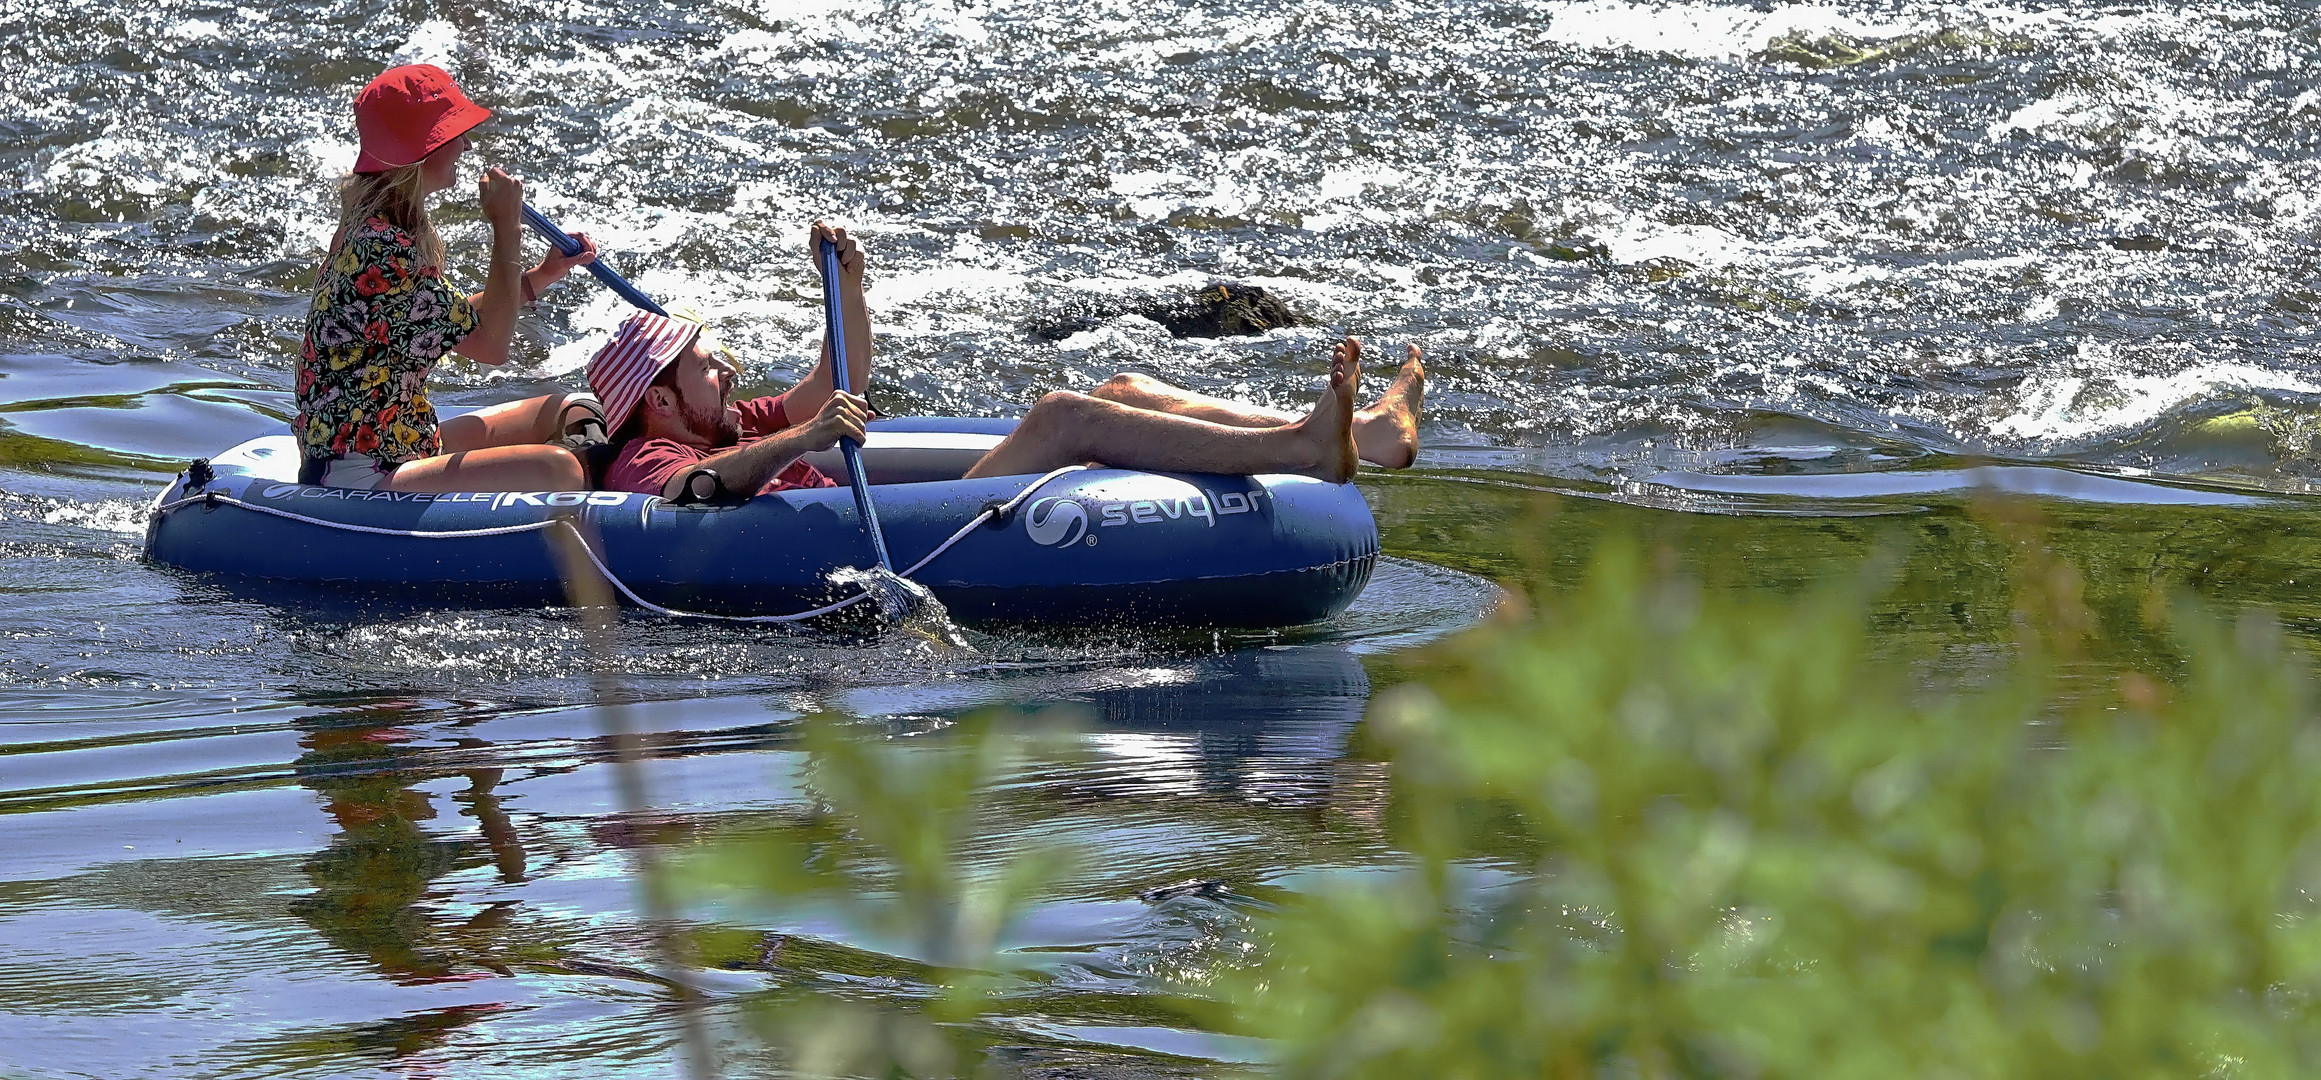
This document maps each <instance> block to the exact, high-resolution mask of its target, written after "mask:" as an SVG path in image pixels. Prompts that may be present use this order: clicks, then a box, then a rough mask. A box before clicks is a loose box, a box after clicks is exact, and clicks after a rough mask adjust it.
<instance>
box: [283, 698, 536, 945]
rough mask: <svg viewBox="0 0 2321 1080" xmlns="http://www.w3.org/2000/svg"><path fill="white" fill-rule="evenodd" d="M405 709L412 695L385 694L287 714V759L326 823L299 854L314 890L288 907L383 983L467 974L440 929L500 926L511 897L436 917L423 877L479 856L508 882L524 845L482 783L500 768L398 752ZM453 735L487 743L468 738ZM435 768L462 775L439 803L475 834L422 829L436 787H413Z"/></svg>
mask: <svg viewBox="0 0 2321 1080" xmlns="http://www.w3.org/2000/svg"><path fill="white" fill-rule="evenodd" d="M417 710H418V706H417V705H416V703H413V702H406V701H386V702H378V703H374V704H370V705H367V706H362V707H358V708H353V709H350V710H348V711H346V712H343V713H326V714H322V715H320V716H315V717H311V718H308V719H305V720H301V721H299V723H298V727H299V728H300V729H301V732H302V734H301V735H300V736H299V740H298V743H299V746H300V747H301V749H303V750H304V751H305V752H304V753H302V754H300V755H299V757H298V760H297V761H296V762H294V763H293V764H294V768H295V769H296V771H297V775H298V782H299V783H300V784H301V785H302V786H305V787H307V788H309V789H312V790H313V791H314V792H316V793H317V794H318V795H320V796H321V797H322V800H323V804H322V809H323V812H324V813H325V814H327V815H329V817H330V819H331V820H332V822H334V823H335V824H336V825H337V827H338V832H337V834H336V835H334V836H332V837H331V841H330V846H329V847H327V848H325V849H323V850H322V851H320V852H317V853H315V854H314V855H313V856H312V857H311V858H309V859H308V860H307V861H306V863H305V865H304V867H303V869H304V870H305V872H306V874H307V876H308V877H310V878H311V879H313V882H314V890H313V892H311V893H309V894H307V895H306V896H304V897H301V898H299V899H298V900H297V901H295V902H293V903H292V904H291V905H290V910H291V913H292V914H295V915H297V916H298V917H299V918H301V919H304V920H306V922H308V923H309V924H311V925H312V926H313V927H314V928H315V929H316V931H318V932H319V933H321V935H322V937H323V939H324V940H325V941H328V942H329V943H330V944H332V945H334V946H337V947H339V948H342V949H345V950H347V951H349V952H351V953H354V954H357V955H360V956H363V957H365V958H367V959H368V960H369V961H370V962H371V963H373V964H375V965H377V967H378V969H379V971H380V973H381V974H383V975H385V976H386V977H388V978H389V979H391V980H393V981H395V982H398V983H426V982H435V981H439V980H443V979H451V978H474V977H477V973H476V972H473V971H472V970H469V971H462V970H460V969H461V968H462V966H463V965H462V964H461V963H460V958H459V957H458V956H457V955H456V954H455V953H453V952H451V951H448V950H447V948H446V946H445V943H444V939H445V938H447V937H448V938H453V939H458V938H472V937H475V936H477V934H478V932H479V931H485V930H489V929H491V928H494V927H498V926H501V925H504V924H505V923H506V921H507V917H508V914H509V912H508V907H509V906H510V905H511V904H513V903H514V901H498V902H493V903H490V904H486V905H484V906H483V907H482V908H481V909H480V910H478V911H477V912H476V913H475V914H474V915H473V916H470V917H469V918H467V919H465V920H459V921H447V920H444V919H443V918H442V917H441V916H440V915H439V914H438V913H437V912H438V911H439V909H438V908H437V907H436V906H435V905H434V903H433V901H436V900H439V899H441V897H440V895H439V894H433V893H431V892H430V885H431V883H433V882H434V881H435V880H436V879H438V878H441V877H443V876H445V875H446V874H450V873H453V872H456V871H460V870H466V869H470V868H473V867H475V866H477V865H479V864H486V863H488V864H489V865H491V866H492V867H493V868H494V870H495V872H496V875H497V876H496V880H497V882H498V883H499V884H511V885H512V884H519V883H521V882H522V881H523V880H524V845H523V841H522V840H521V839H520V838H519V837H518V836H517V835H516V830H515V828H514V826H513V824H512V823H511V822H510V821H509V819H508V815H507V812H506V811H505V810H503V809H501V807H500V797H499V795H498V794H497V793H496V792H495V791H494V789H495V788H496V787H498V785H499V782H500V778H501V775H502V770H501V769H499V768H496V767H480V768H470V769H464V770H460V771H458V772H456V773H449V774H443V773H440V772H439V771H438V770H436V769H430V768H429V767H427V766H426V765H425V764H424V763H421V762H415V761H412V760H409V755H406V754H404V753H402V752H401V747H402V746H403V745H404V744H406V743H411V742H414V741H417V740H418V739H419V735H418V734H417V733H416V732H414V731H411V730H409V729H407V728H403V727H400V726H397V725H398V724H399V723H400V722H401V721H403V720H404V719H405V718H406V717H405V714H408V713H412V712H416V711H417ZM454 745H455V746H457V747H458V748H460V749H462V750H470V751H480V750H488V748H489V744H487V743H484V742H482V741H481V740H476V739H458V740H456V741H455V742H454ZM441 775H449V776H452V777H456V778H458V779H460V780H463V781H464V782H465V786H464V787H463V788H462V789H461V790H460V791H458V792H457V793H456V794H454V795H452V796H451V802H452V803H453V805H455V806H457V807H458V808H459V813H460V815H461V816H463V817H468V818H472V819H474V821H475V825H476V830H477V831H478V832H479V833H480V834H481V837H482V839H481V842H480V843H478V842H477V841H473V840H466V839H449V838H443V837H441V836H440V835H434V836H431V835H430V833H429V832H428V831H426V823H428V822H432V821H433V820H434V819H435V816H436V810H437V804H436V797H435V796H434V795H432V794H430V793H429V792H427V791H425V790H422V789H421V788H420V787H419V785H420V784H423V783H425V782H427V781H429V780H433V779H436V778H437V777H438V776H441ZM442 831H448V830H442ZM461 831H465V830H461ZM502 973H503V974H504V973H505V969H504V968H503V969H502Z"/></svg>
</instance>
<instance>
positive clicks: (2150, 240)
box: [2103, 233, 2168, 251]
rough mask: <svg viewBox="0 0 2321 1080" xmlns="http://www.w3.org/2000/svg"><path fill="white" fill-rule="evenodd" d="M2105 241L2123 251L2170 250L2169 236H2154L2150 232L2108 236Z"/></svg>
mask: <svg viewBox="0 0 2321 1080" xmlns="http://www.w3.org/2000/svg"><path fill="white" fill-rule="evenodd" d="M2103 242H2104V243H2106V244H2110V245H2111V246H2112V247H2114V248H2117V249H2119V250H2121V251H2166V250H2168V238H2167V237H2164V236H2153V235H2152V234H2150V233H2138V234H2136V235H2134V236H2107V237H2104V238H2103Z"/></svg>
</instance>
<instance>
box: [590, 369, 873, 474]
mask: <svg viewBox="0 0 2321 1080" xmlns="http://www.w3.org/2000/svg"><path fill="white" fill-rule="evenodd" d="M789 397H790V395H789V394H787V393H782V394H776V395H775V396H773V397H762V398H751V399H750V400H748V401H737V402H735V403H734V406H733V407H734V408H735V409H736V410H738V411H739V412H740V413H741V441H740V442H738V443H736V444H734V445H736V446H748V445H749V444H751V443H754V442H756V441H758V440H759V439H763V438H765V437H766V436H768V435H772V434H774V433H776V432H778V431H781V430H782V429H784V428H787V427H789V426H790V415H789V412H788V410H787V409H785V408H784V407H783V403H784V402H785V401H787V400H788V399H789ZM726 449H730V448H719V449H718V450H716V451H709V450H704V449H702V448H700V447H698V446H687V445H686V444H684V443H681V442H678V441H676V440H674V439H631V440H629V442H628V445H626V446H623V447H621V452H620V453H619V454H617V455H615V456H614V457H613V459H612V467H611V468H609V469H606V470H605V472H604V486H605V487H606V488H607V489H609V490H612V491H638V492H643V493H645V494H647V495H659V494H660V493H661V489H662V488H664V487H667V486H668V484H669V478H670V477H672V476H675V475H677V474H678V473H681V472H684V471H685V470H687V469H690V468H692V467H694V466H696V465H699V464H701V463H702V462H704V461H707V460H709V457H710V455H711V454H712V453H720V454H722V453H724V452H725V450H726ZM837 486H838V481H836V480H832V479H831V478H829V477H827V476H824V475H822V471H821V470H820V469H817V468H815V467H814V466H812V465H808V464H806V463H805V462H804V461H793V462H791V463H790V466H789V467H788V468H786V469H783V470H782V471H781V472H779V473H777V474H775V476H774V478H773V479H771V480H768V481H766V486H764V487H761V488H759V489H758V490H757V494H760V495H764V494H766V493H767V492H771V491H783V490H786V489H789V488H822V487H837Z"/></svg>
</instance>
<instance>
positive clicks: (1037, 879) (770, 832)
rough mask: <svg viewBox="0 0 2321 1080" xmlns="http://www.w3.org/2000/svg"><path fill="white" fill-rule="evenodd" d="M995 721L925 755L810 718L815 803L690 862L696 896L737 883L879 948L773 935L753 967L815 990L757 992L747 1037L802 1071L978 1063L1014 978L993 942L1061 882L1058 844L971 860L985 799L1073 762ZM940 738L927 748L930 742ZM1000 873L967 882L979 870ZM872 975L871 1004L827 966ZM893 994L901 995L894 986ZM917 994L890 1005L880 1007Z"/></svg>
mask: <svg viewBox="0 0 2321 1080" xmlns="http://www.w3.org/2000/svg"><path fill="white" fill-rule="evenodd" d="M1001 720H1002V714H1000V713H997V712H993V713H984V714H978V715H976V716H971V717H969V718H967V719H966V720H964V721H962V722H961V723H960V724H959V725H958V726H957V728H956V729H955V730H954V731H953V732H951V733H950V734H951V737H949V738H946V739H943V740H941V741H940V742H939V743H936V744H933V745H920V746H911V747H907V748H906V747H899V746H895V745H891V744H888V743H885V742H883V741H879V740H875V739H867V738H865V737H863V734H862V733H861V732H859V731H854V730H850V729H849V728H848V725H847V724H845V723H844V722H843V721H841V720H839V719H836V718H832V717H819V718H816V719H814V720H812V721H810V722H809V723H808V724H807V725H806V729H805V732H804V735H803V745H804V749H805V751H806V761H807V764H806V767H805V772H804V775H803V776H802V777H801V780H802V782H803V783H804V785H805V786H806V787H807V788H808V789H809V790H811V792H812V793H813V794H814V796H815V799H816V805H815V806H814V807H813V809H812V810H811V811H810V812H807V813H805V814H803V815H800V816H797V817H794V818H793V819H791V820H787V821H782V822H780V823H777V824H772V825H763V826H759V827H755V828H752V829H749V830H748V831H746V832H743V833H740V834H736V835H729V836H725V837H721V838H719V839H718V840H717V842H716V843H714V844H713V845H712V846H710V848H709V849H708V850H707V851H706V852H705V853H703V854H702V855H700V856H699V857H697V858H696V859H694V860H693V861H692V863H691V864H690V865H689V867H688V879H689V882H690V884H691V885H692V886H693V887H694V888H695V889H696V890H734V889H738V890H740V891H741V892H743V893H744V894H745V895H748V896H751V897H754V898H755V899H756V900H757V901H758V902H760V903H765V904H770V905H771V906H772V907H773V908H774V909H775V910H776V911H777V912H779V913H782V914H784V915H787V916H790V917H792V918H793V919H796V918H801V917H802V918H805V919H809V920H811V919H829V920H835V921H837V922H839V923H842V924H844V925H845V926H846V927H847V930H848V936H849V937H852V938H854V939H856V940H863V941H870V942H876V943H878V944H879V945H880V946H881V947H880V948H879V949H878V951H876V952H863V951H860V950H854V949H846V948H844V947H841V946H835V945H833V944H831V943H829V942H821V941H816V940H813V939H811V938H807V937H802V936H801V937H788V936H780V935H777V936H775V937H774V938H773V939H771V940H768V941H766V942H764V943H763V944H762V945H761V946H760V949H759V950H758V951H759V955H757V956H755V957H753V958H752V959H753V960H754V961H755V963H754V964H753V966H761V967H764V968H768V969H771V970H774V971H776V972H777V973H779V972H782V971H789V970H801V971H805V972H810V973H813V975H814V977H813V978H812V979H810V980H809V981H810V982H813V983H815V984H817V985H799V986H794V987H792V988H791V989H790V990H789V992H783V993H775V994H770V995H760V996H758V997H757V998H756V999H755V1000H754V1002H753V1006H752V1009H751V1019H752V1020H753V1022H754V1025H753V1026H754V1028H755V1030H756V1034H757V1035H758V1036H759V1037H761V1038H762V1039H764V1040H765V1041H766V1042H768V1043H770V1044H771V1045H774V1046H778V1047H780V1048H782V1050H783V1051H784V1054H785V1057H786V1058H787V1062H786V1065H787V1068H788V1069H789V1070H792V1071H794V1072H796V1073H799V1074H802V1075H807V1076H966V1075H975V1074H978V1073H980V1072H981V1071H982V1070H983V1067H984V1065H985V1061H986V1059H985V1055H984V1054H983V1053H982V1048H983V1044H984V1041H985V1040H986V1039H987V1038H988V1034H989V1033H988V1032H987V1031H985V1030H984V1029H982V1028H979V1027H976V1026H974V1025H973V1024H972V1021H974V1020H975V1019H977V1018H978V1017H979V1016H981V1015H983V1013H984V1012H985V1011H986V1010H987V1009H988V1008H989V1007H990V1006H991V1005H992V1004H993V994H994V992H995V991H996V990H998V989H1000V988H1001V987H1003V986H1005V985H1007V984H1008V983H1009V982H1010V981H1011V979H1010V976H1009V975H1007V973H1006V971H1005V966H1006V965H1005V961H1004V957H1003V956H1002V955H1001V939H1002V935H1003V934H1004V933H1005V932H1006V930H1007V928H1008V927H1009V925H1010V924H1011V923H1013V921H1014V920H1015V919H1016V917H1017V916H1018V915H1020V914H1021V913H1022V912H1023V911H1025V910H1026V909H1027V908H1029V907H1030V906H1031V904H1032V902H1033V901H1034V900H1036V899H1037V897H1038V895H1039V894H1040V892H1041V890H1043V889H1044V888H1045V887H1047V886H1048V885H1049V884H1050V883H1051V882H1053V881H1055V880H1056V879H1057V878H1058V877H1060V876H1061V875H1063V874H1064V873H1066V872H1068V871H1069V870H1070V869H1071V867H1072V865H1073V863H1074V861H1075V859H1076V853H1075V852H1074V850H1073V849H1072V848H1071V847H1069V846H1068V845H1063V844H1053V845H1027V846H1024V847H1023V848H1022V849H1021V850H1018V851H1014V852H1007V853H1003V856H1002V857H1001V858H999V859H996V860H984V859H970V858H969V853H970V851H971V849H974V848H976V847H977V846H979V845H980V844H982V843H983V841H982V840H981V837H983V836H984V835H986V830H984V829H982V828H981V827H980V825H981V823H982V818H981V815H980V814H979V813H978V804H979V796H986V795H988V794H989V793H990V789H991V785H992V784H993V783H995V782H997V781H998V780H999V779H1000V778H1004V777H1007V776H1011V775H1014V774H1015V773H1016V772H1018V771H1019V770H1021V769H1023V768H1025V767H1027V766H1029V765H1030V764H1031V763H1032V762H1033V761H1036V760H1039V759H1042V758H1048V757H1061V756H1064V755H1068V754H1069V752H1070V749H1069V746H1068V744H1067V743H1065V742H1064V741H1062V740H1060V739H1059V738H1058V737H1056V736H1055V735H1054V734H1052V733H1042V732H1040V731H1037V730H1032V729H1029V728H1027V727H1026V726H1025V725H1022V724H1017V725H1016V726H1014V727H1013V728H1011V729H1010V730H1009V731H1007V732H1006V733H1004V734H999V733H995V732H993V730H992V728H993V726H994V725H996V724H998V723H1000V722H1001ZM931 742H932V741H931ZM976 863H982V864H986V865H990V864H994V863H995V864H996V870H994V871H990V872H985V873H970V872H969V871H968V869H967V868H968V867H969V866H970V865H971V864H976ZM721 936H722V937H728V938H729V937H731V936H732V935H731V934H730V932H729V933H726V934H724V935H719V934H716V933H714V932H709V931H705V932H703V933H702V934H701V935H700V939H699V940H698V941H697V945H706V946H709V948H703V949H697V951H699V952H702V953H704V954H705V955H711V956H716V955H726V954H735V953H737V952H739V951H741V949H739V948H737V946H736V943H734V942H732V941H721V940H718V939H719V938H720V937H721ZM849 971H851V972H852V976H851V977H853V978H856V979H862V980H876V982H874V983H873V985H875V986H878V987H879V988H880V990H881V992H879V993H865V994H860V995H850V994H847V993H844V992H842V991H841V990H839V989H836V988H834V987H833V986H832V984H831V982H830V980H829V979H827V978H823V977H822V976H825V975H827V974H829V973H833V972H837V973H847V972H849ZM898 987H899V988H903V991H904V992H902V993H900V994H898V993H896V992H895V990H896V988H898ZM898 997H899V998H902V999H904V1000H912V999H914V998H915V1000H913V1001H912V1005H913V1007H911V1008H908V1009H898V1008H892V1007H889V1006H888V1005H886V1004H882V1002H891V1001H892V1000H894V999H896V998H898Z"/></svg>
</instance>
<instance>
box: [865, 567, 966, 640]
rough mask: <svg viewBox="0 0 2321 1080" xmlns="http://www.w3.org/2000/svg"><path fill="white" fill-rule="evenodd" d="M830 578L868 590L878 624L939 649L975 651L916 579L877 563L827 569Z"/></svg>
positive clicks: (939, 601) (948, 614) (940, 604)
mask: <svg viewBox="0 0 2321 1080" xmlns="http://www.w3.org/2000/svg"><path fill="white" fill-rule="evenodd" d="M829 580H830V583H831V584H833V585H836V586H839V587H841V588H855V589H861V590H862V591H863V592H865V593H868V594H869V595H870V599H871V602H872V603H874V604H877V605H878V614H879V621H880V622H881V623H884V624H886V625H888V626H892V627H895V628H897V629H900V630H902V631H903V632H905V633H908V634H914V635H916V636H918V637H921V638H924V639H925V640H926V641H927V642H928V643H929V644H931V645H934V646H936V647H938V648H944V649H963V650H966V651H968V652H974V651H975V646H974V645H973V644H970V643H969V642H968V640H967V632H966V631H965V630H962V629H961V628H960V627H959V624H958V623H955V622H952V621H951V610H950V609H949V608H946V607H944V606H943V602H942V601H941V600H937V599H935V593H934V591H933V590H930V589H928V588H927V587H926V586H924V585H921V584H919V583H918V582H916V581H912V580H911V579H909V578H907V577H904V576H902V575H901V574H897V573H895V572H894V571H892V570H888V569H886V568H884V567H878V566H873V567H870V568H868V569H857V568H855V567H852V566H841V567H839V568H838V569H836V570H833V571H831V572H830V579H829Z"/></svg>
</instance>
